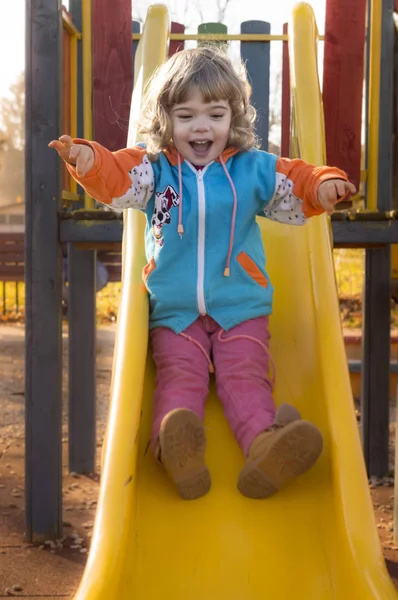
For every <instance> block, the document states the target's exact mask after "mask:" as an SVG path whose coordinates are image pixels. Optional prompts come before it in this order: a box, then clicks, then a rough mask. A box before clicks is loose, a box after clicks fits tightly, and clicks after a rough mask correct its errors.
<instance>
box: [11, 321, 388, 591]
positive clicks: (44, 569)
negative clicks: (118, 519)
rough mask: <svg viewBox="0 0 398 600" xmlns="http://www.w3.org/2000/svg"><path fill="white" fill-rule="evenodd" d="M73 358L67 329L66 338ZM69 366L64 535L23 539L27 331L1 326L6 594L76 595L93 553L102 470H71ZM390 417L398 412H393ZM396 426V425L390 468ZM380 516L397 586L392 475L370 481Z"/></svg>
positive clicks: (101, 361) (105, 365) (105, 359)
mask: <svg viewBox="0 0 398 600" xmlns="http://www.w3.org/2000/svg"><path fill="white" fill-rule="evenodd" d="M114 333H115V327H114V326H109V327H101V328H99V329H98V338H97V339H98V342H97V416H98V423H97V450H98V457H97V464H98V465H99V461H100V450H101V445H102V439H103V436H104V432H105V425H106V417H107V407H108V398H109V386H110V378H111V369H112V354H113V343H114ZM63 352H64V364H65V365H67V335H66V334H65V335H64V337H63ZM67 383H68V382H67V371H66V367H64V372H63V392H64V411H63V446H64V448H63V449H64V452H63V468H64V476H63V503H64V513H63V528H64V535H63V538H62V539H61V540H57V541H56V542H52V541H50V540H48V541H47V542H46V543H44V544H42V545H40V546H39V545H37V544H36V545H32V544H27V543H25V542H24V331H23V328H22V327H21V326H17V325H12V326H11V325H7V326H5V325H4V326H0V597H9V596H19V597H25V598H33V597H34V598H43V599H44V598H47V599H48V598H54V599H55V598H70V597H72V596H73V593H74V592H75V591H76V589H77V587H78V584H79V581H80V579H81V576H82V574H83V569H84V565H85V562H86V559H87V553H88V549H89V547H90V539H91V534H92V527H93V521H94V516H95V510H96V504H97V495H98V491H99V473H98V472H97V473H94V474H93V475H91V476H88V477H85V476H79V475H76V474H74V473H68V471H67V439H66V433H67V428H66V427H67V411H66V399H67ZM391 412H392V417H395V411H394V410H393V411H391ZM394 429H395V426H394V425H391V442H390V446H391V467H393V458H394V438H395V433H394ZM370 488H371V495H372V499H373V505H374V509H375V518H376V522H377V528H378V531H379V535H380V540H381V544H382V547H383V552H384V556H385V560H386V564H387V568H388V570H389V573H390V575H391V577H392V579H393V581H394V584H395V586H396V587H397V589H398V544H395V543H394V540H393V504H394V496H393V493H394V488H393V481H392V479H391V478H385V480H384V481H373V482H371V483H370Z"/></svg>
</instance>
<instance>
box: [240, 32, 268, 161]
mask: <svg viewBox="0 0 398 600" xmlns="http://www.w3.org/2000/svg"><path fill="white" fill-rule="evenodd" d="M240 31H241V33H270V32H271V25H270V24H269V23H265V22H264V21H245V22H244V23H242V24H241V27H240ZM240 53H241V56H242V60H243V61H244V62H245V63H246V68H247V73H248V78H249V82H250V85H251V86H252V90H253V91H252V104H253V106H254V107H255V109H256V110H257V119H256V134H257V136H258V138H259V140H260V143H261V148H262V149H263V150H268V127H269V77H270V42H241V44H240Z"/></svg>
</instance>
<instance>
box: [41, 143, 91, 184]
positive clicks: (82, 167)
mask: <svg viewBox="0 0 398 600" xmlns="http://www.w3.org/2000/svg"><path fill="white" fill-rule="evenodd" d="M48 147H49V148H55V150H56V151H57V152H58V154H59V155H60V157H61V158H62V159H63V160H64V161H65V162H67V163H69V164H70V165H73V166H74V167H76V173H77V175H78V176H79V177H84V176H85V175H86V173H88V172H89V171H90V169H91V168H92V167H93V166H94V160H95V157H94V152H93V150H92V148H90V146H87V145H86V144H74V143H73V142H72V138H71V137H70V136H69V135H61V137H60V138H59V140H53V141H52V142H50V143H49V144H48Z"/></svg>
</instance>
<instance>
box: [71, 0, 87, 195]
mask: <svg viewBox="0 0 398 600" xmlns="http://www.w3.org/2000/svg"><path fill="white" fill-rule="evenodd" d="M69 12H70V13H71V15H72V18H73V22H74V24H75V25H76V27H77V29H78V30H79V31H82V26H83V21H82V0H69ZM82 65H83V56H82V41H81V40H78V41H77V123H76V131H77V136H78V137H83V135H84V133H83V69H82ZM80 190H82V188H80Z"/></svg>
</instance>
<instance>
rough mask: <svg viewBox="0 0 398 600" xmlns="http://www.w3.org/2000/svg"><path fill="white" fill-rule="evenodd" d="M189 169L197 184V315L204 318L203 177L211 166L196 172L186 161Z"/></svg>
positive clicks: (204, 228) (204, 202) (204, 214)
mask: <svg viewBox="0 0 398 600" xmlns="http://www.w3.org/2000/svg"><path fill="white" fill-rule="evenodd" d="M186 163H187V164H188V165H189V167H190V168H191V169H192V171H193V172H194V173H195V175H196V180H197V183H198V279H197V283H196V295H197V301H198V311H199V314H200V315H201V316H202V317H204V316H205V315H206V314H207V310H206V302H205V292H204V282H205V230H206V196H205V186H204V183H203V177H204V174H205V172H206V170H207V168H208V167H209V166H210V165H211V164H212V163H209V164H207V165H206V166H205V167H204V168H203V169H200V170H197V169H195V167H194V166H193V165H191V163H189V162H188V161H186Z"/></svg>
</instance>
